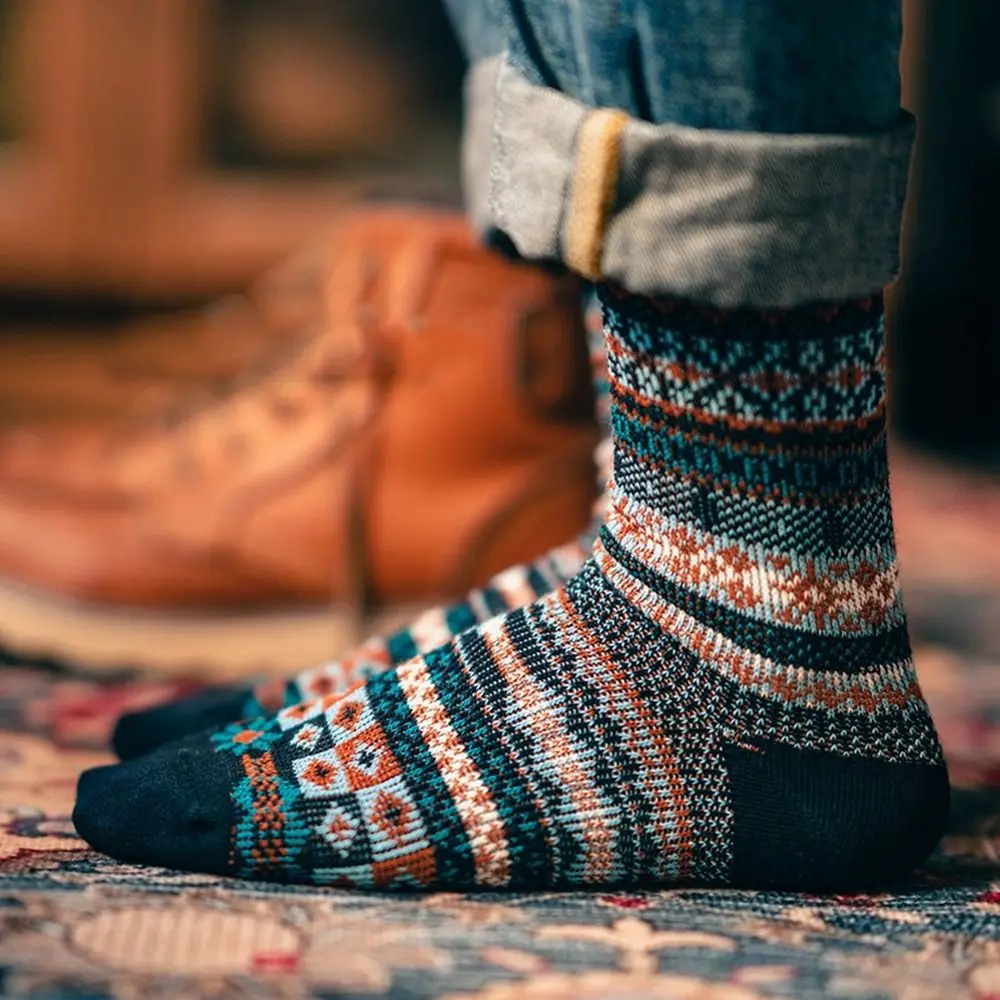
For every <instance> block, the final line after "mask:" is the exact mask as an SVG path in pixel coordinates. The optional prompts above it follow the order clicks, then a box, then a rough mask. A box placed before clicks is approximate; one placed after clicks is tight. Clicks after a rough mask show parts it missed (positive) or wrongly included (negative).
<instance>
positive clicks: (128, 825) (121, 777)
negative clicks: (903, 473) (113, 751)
mask: <svg viewBox="0 0 1000 1000" xmlns="http://www.w3.org/2000/svg"><path fill="white" fill-rule="evenodd" d="M233 760H234V758H232V757H231V756H230V755H223V754H218V753H216V752H214V750H213V749H212V748H211V746H210V745H208V743H207V740H203V739H202V738H201V737H194V738H192V739H191V740H190V741H187V740H185V741H182V742H179V743H175V744H171V745H170V746H169V747H164V748H163V749H162V750H161V751H156V752H154V753H151V754H149V755H147V756H145V757H142V758H140V759H138V760H134V761H129V762H127V763H124V764H111V765H107V766H105V767H95V768H92V769H91V770H89V771H85V772H84V773H83V774H82V775H81V776H80V779H79V782H78V784H77V799H76V807H75V808H74V810H73V823H74V825H75V826H76V830H77V833H79V835H80V836H81V837H82V838H83V839H84V840H85V841H86V842H87V843H88V844H89V845H90V846H91V847H93V848H95V849H96V850H98V851H101V852H102V853H104V854H108V855H110V856H111V857H113V858H115V859H116V860H118V861H125V862H140V863H144V864H154V865H161V866H162V867H164V868H178V869H183V870H186V871H200V872H209V873H212V874H219V875H224V874H227V872H228V871H229V850H230V831H231V827H232V807H231V803H230V798H229V788H230V786H231V783H232V776H231V774H230V773H229V770H228V769H229V767H231V766H232V762H233Z"/></svg>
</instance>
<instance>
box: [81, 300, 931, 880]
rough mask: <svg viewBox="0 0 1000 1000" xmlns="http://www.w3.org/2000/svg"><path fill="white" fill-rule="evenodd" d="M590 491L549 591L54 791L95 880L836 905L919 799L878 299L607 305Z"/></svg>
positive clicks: (926, 730)
mask: <svg viewBox="0 0 1000 1000" xmlns="http://www.w3.org/2000/svg"><path fill="white" fill-rule="evenodd" d="M602 294H603V296H604V299H605V304H606V328H607V339H608V354H609V368H610V373H611V382H612V435H613V440H614V481H613V483H612V486H611V494H610V500H609V511H608V516H607V519H606V522H605V525H604V527H603V528H602V530H601V533H600V537H599V539H598V541H597V542H596V544H595V546H594V550H593V555H592V558H591V559H590V560H588V561H587V562H586V564H585V565H584V566H583V568H582V569H581V570H580V572H579V573H578V574H577V575H576V576H574V577H573V579H572V580H570V581H569V583H568V584H567V585H566V586H565V587H564V588H561V589H559V590H557V591H554V592H553V593H551V594H548V595H546V596H545V597H543V598H541V599H540V600H539V601H537V602H536V603H534V604H532V605H530V606H528V607H525V608H521V609H519V610H516V611H513V612H510V613H508V614H506V615H503V616H500V617H496V618H493V619H491V620H490V621H489V622H488V623H486V624H485V625H483V626H480V627H478V628H473V629H470V630H468V631H466V632H463V633H462V634H461V635H460V636H458V637H457V638H455V639H453V640H452V641H451V642H449V643H448V644H446V645H444V646H442V647H440V648H438V649H436V650H434V651H433V652H431V653H429V654H427V655H425V656H421V657H418V658H416V659H413V660H410V661H408V662H407V663H405V664H403V665H402V666H399V667H397V668H396V669H394V670H391V671H388V672H385V673H382V674H380V675H378V676H377V677H375V678H373V679H372V680H370V681H368V682H367V684H365V685H362V686H359V687H358V688H356V689H354V690H352V691H350V692H348V693H347V694H344V695H339V696H332V697H328V698H321V699H316V700H313V701H308V702H303V703H301V704H300V705H298V706H294V707H292V708H288V709H285V710H283V711H282V712H280V713H279V714H278V715H277V716H276V717H274V718H273V719H271V720H270V721H267V720H261V721H260V722H259V723H258V722H254V723H252V724H249V725H235V726H231V727H229V728H227V729H225V730H222V731H219V732H216V733H214V734H203V735H200V736H195V737H190V738H189V739H187V740H183V741H181V742H179V743H177V744H174V745H173V746H171V747H163V748H161V749H160V750H158V751H156V752H154V753H153V754H151V755H149V756H148V757H144V758H142V759H140V760H136V761H131V762H129V763H125V764H118V765H115V766H111V767H105V768H99V769H96V770H93V771H90V772H87V773H86V774H84V775H83V776H82V778H81V780H80V786H79V791H78V801H77V807H76V811H75V813H74V820H75V822H76V825H77V829H78V831H79V832H80V835H81V836H82V837H83V838H84V839H85V840H87V841H88V842H89V843H91V844H92V845H93V846H94V847H96V848H98V849H99V850H102V851H105V852H107V853H109V854H111V855H113V856H114V857H117V858H120V859H122V860H123V861H130V862H147V863H153V864H160V865H166V866H170V867H177V868H186V869H195V870H201V871H209V872H219V873H229V874H237V875H241V876H244V877H247V878H254V879H269V880H277V881H285V882H300V883H307V884H316V885H353V886H360V887H377V888H387V887H391V888H395V887H398V886H410V885H417V886H428V887H429V886H434V887H450V888H456V889H461V888H471V887H476V886H490V887H501V886H502V887H509V888H538V887H573V886H611V885H657V884H673V883H677V882H686V881H689V880H690V881H695V882H699V883H703V884H716V885H718V884H735V885H746V886H752V887H768V886H775V887H782V888H787V889H798V890H802V889H808V890H830V889H833V890H840V891H843V890H847V889H853V888H862V887H869V886H872V885H876V884H881V883H884V882H886V881H889V880H892V879H894V878H897V877H899V876H901V875H903V874H905V873H906V872H907V871H909V870H910V869H911V868H912V867H913V866H914V865H916V864H918V863H919V862H920V861H921V860H922V859H923V858H924V857H925V856H926V855H927V853H928V852H929V851H930V850H931V848H932V847H933V845H934V844H935V842H936V841H937V839H938V837H939V835H940V833H941V830H942V827H943V823H944V820H945V815H946V811H947V801H948V778H947V771H946V769H945V765H944V762H943V760H942V756H941V749H940V746H939V744H938V740H937V736H936V734H935V732H934V727H933V724H932V722H931V719H930V717H929V715H928V712H927V707H926V705H925V703H924V700H923V698H922V696H921V693H920V689H919V687H918V685H917V679H916V676H915V674H914V671H913V666H912V663H911V660H910V649H909V643H908V639H907V632H906V624H905V620H904V617H903V610H902V607H901V604H900V595H899V591H898V587H897V576H896V559H895V549H894V540H893V530H892V519H891V511H890V505H889V490H888V478H887V466H886V448H885V443H886V442H885V394H884V372H883V358H884V336H883V329H884V327H883V321H882V307H881V299H880V297H879V298H873V299H871V300H864V301H851V302H844V303H840V304H832V305H818V306H809V307H800V308H796V309H792V310H783V311H780V312H779V311H775V312H767V313H763V312H751V311H719V310H712V309H707V308H701V307H697V306H692V305H690V304H685V303H679V302H673V301H660V302H651V301H649V300H644V299H639V298H634V297H629V296H625V295H624V294H621V293H617V292H614V291H611V290H604V291H603V293H602Z"/></svg>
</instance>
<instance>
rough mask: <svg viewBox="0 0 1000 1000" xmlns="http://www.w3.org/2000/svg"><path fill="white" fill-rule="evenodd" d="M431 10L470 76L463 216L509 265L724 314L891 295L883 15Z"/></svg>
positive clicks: (667, 3)
mask: <svg viewBox="0 0 1000 1000" xmlns="http://www.w3.org/2000/svg"><path fill="white" fill-rule="evenodd" d="M446 3H447V4H448V6H449V9H450V13H451V16H452V20H453V22H454V23H455V26H456V28H457V30H458V32H459V35H460V37H461V38H462V40H463V43H464V45H465V47H466V50H467V52H468V54H469V56H470V59H471V60H472V61H473V62H474V67H473V70H472V71H471V74H470V82H469V90H468V101H467V107H468V126H467V127H468V134H467V149H466V183H467V188H468V192H467V193H468V195H469V199H470V211H471V212H472V215H473V218H474V221H475V222H476V223H477V224H478V225H480V227H482V228H484V229H485V228H496V229H499V230H502V231H503V232H505V233H506V234H507V236H509V237H510V239H511V240H512V241H513V243H514V245H515V246H516V247H517V248H518V250H519V251H520V252H521V253H522V255H524V256H526V257H529V258H532V257H535V258H548V259H551V258H555V259H561V260H563V261H564V262H566V263H568V264H569V265H570V266H571V267H574V269H576V270H578V271H580V272H581V273H583V274H585V276H587V277H589V278H593V279H601V278H604V279H610V280H616V281H619V282H620V283H622V284H624V285H625V286H626V287H630V288H632V289H633V290H634V291H638V292H644V293H649V294H658V293H670V294H680V295H685V296H688V297H693V298H698V299H704V300H706V301H709V302H714V303H716V304H719V305H733V306H735V305H757V306H785V305H793V304H796V303H797V302H800V301H805V300H815V299H822V298H842V297H845V296H846V295H849V294H858V293H864V292H868V291H873V290H875V289H876V288H879V287H881V285H883V284H885V283H886V282H887V281H889V280H891V278H892V277H893V275H894V273H895V270H896V264H897V259H896V249H897V242H898V229H899V221H900V214H901V205H902V199H903V195H904V193H905V177H906V168H907V164H908V158H909V146H910V141H911V135H912V127H911V123H910V122H909V121H908V120H907V119H906V118H905V116H903V115H902V114H901V112H900V108H899V70H898V51H899V43H900V38H901V14H900V7H899V3H898V2H893V0H881V2H872V0H838V2H836V3H810V2H805V0H446ZM609 192H610V194H609Z"/></svg>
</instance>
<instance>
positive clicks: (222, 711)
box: [111, 296, 611, 760]
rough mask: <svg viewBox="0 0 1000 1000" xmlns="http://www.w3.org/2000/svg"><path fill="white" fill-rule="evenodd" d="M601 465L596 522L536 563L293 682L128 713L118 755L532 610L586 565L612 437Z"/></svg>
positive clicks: (604, 382) (600, 377)
mask: <svg viewBox="0 0 1000 1000" xmlns="http://www.w3.org/2000/svg"><path fill="white" fill-rule="evenodd" d="M584 315H585V320H586V324H585V325H586V329H587V337H588V345H589V350H590V363H591V371H592V373H593V380H594V398H595V414H596V417H597V419H598V421H599V422H600V425H601V426H602V427H607V426H608V419H609V405H610V403H609V389H608V373H607V361H606V357H605V350H604V335H603V330H602V327H601V312H600V307H599V305H598V304H597V299H596V297H595V296H591V301H590V303H589V304H588V306H587V308H586V309H585V310H584ZM595 464H596V466H597V474H598V486H599V489H600V490H601V495H600V496H599V497H598V499H597V501H595V504H594V512H593V516H592V518H591V522H590V524H589V525H588V527H587V529H586V531H585V532H584V533H583V534H582V535H581V536H580V537H579V538H577V539H576V540H574V541H572V542H570V543H568V544H566V545H563V546H560V547H559V548H557V549H554V550H553V551H551V552H548V553H547V554H545V555H544V556H542V557H541V558H539V559H537V560H535V562H533V563H529V564H528V565H525V566H514V567H511V568H510V569H507V570H505V571H504V572H503V573H500V574H498V575H497V576H496V577H494V578H493V579H492V580H491V581H490V582H489V583H488V584H487V585H486V586H485V587H482V588H478V589H476V590H473V591H471V592H470V593H469V594H467V595H466V596H465V598H463V599H462V600H461V601H458V602H456V603H455V604H452V605H450V606H444V607H439V608H434V609H432V610H430V611H427V612H425V613H424V614H422V615H421V616H420V617H418V618H417V619H416V620H415V621H414V622H413V623H412V624H410V625H409V626H407V627H406V628H403V629H400V630H399V631H398V632H395V633H392V634H391V635H388V636H377V637H375V638H373V639H369V640H368V641H367V642H364V643H362V644H361V645H360V646H359V647H358V648H357V649H355V650H354V651H352V652H351V653H349V654H347V655H346V656H344V657H342V658H340V659H338V660H334V661H333V662H331V663H324V664H321V665H320V666H318V667H312V668H311V669H308V670H304V671H302V672H301V673H299V674H296V675H295V676H293V677H291V678H288V679H283V678H276V679H269V680H265V681H262V682H260V683H257V684H252V683H249V684H232V685H220V686H216V687H210V688H206V689H205V690H203V691H199V692H198V693H196V694H193V695H190V696H188V697H186V698H179V699H177V700H176V701H172V702H168V703H167V704H165V705H159V706H156V707H154V708H149V709H145V710H143V711H140V712H130V713H128V714H126V715H123V716H122V717H121V718H120V719H119V720H118V723H117V725H116V726H115V730H114V733H113V734H112V737H111V746H112V749H113V750H114V752H115V753H116V754H117V755H118V757H120V758H121V759H122V760H131V759H132V758H134V757H140V756H142V755H143V754H146V753H149V752H150V751H151V750H155V749H156V748H157V747H158V746H162V745H163V744H164V743H170V742H172V741H173V740H177V739H180V738H181V737H183V736H188V735H190V734H192V733H199V732H201V731H202V730H204V729H210V728H214V727H217V726H224V725H226V724H227V723H230V722H237V721H239V720H241V719H255V718H259V717H260V716H265V715H271V714H273V713H274V712H277V711H278V710H279V709H280V708H282V707H288V706H290V705H295V704H297V703H298V702H300V701H304V700H305V699H307V698H315V697H323V696H326V695H330V694H337V693H341V692H344V691H347V690H349V689H350V688H352V687H354V686H355V685H356V684H359V683H361V682H363V681H365V680H367V679H368V678H369V677H373V676H375V675H376V674H379V673H381V672H382V671H384V670H388V669H390V668H391V667H394V666H396V665H397V664H399V663H403V662H405V661H406V660H409V659H410V658H411V657H414V656H419V655H422V654H424V653H428V652H430V651H431V650H432V649H434V648H436V647H437V646H439V645H441V644H442V643H444V642H447V641H448V640H449V639H451V638H453V637H454V636H456V635H458V634H459V633H460V632H462V631H463V630H464V629H467V628H471V627H472V626H474V625H479V624H481V623H482V622H485V621H487V620H488V619H490V618H492V617H494V616H495V615H498V614H502V613H503V612H505V611H511V610H513V609H514V608H517V607H520V606H521V605H524V604H530V603H531V602H532V601H534V600H535V599H536V598H539V597H542V596H543V595H545V594H548V593H549V592H551V591H553V590H555V589H556V588H557V587H560V586H562V585H563V584H564V583H566V582H567V581H568V580H569V579H571V578H572V577H573V575H574V574H575V573H576V572H577V571H578V570H579V569H580V567H581V566H582V565H583V562H584V560H585V559H586V558H587V555H588V554H589V553H590V549H591V546H592V545H593V541H594V538H595V537H596V536H597V532H598V530H599V529H600V526H601V523H602V521H603V519H604V512H605V506H606V493H605V489H606V486H607V482H608V479H609V478H610V475H611V448H610V444H609V441H608V440H607V439H605V441H603V442H602V443H601V444H600V445H599V446H598V449H597V452H596V454H595Z"/></svg>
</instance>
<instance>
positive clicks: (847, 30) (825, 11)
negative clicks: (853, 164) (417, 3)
mask: <svg viewBox="0 0 1000 1000" xmlns="http://www.w3.org/2000/svg"><path fill="white" fill-rule="evenodd" d="M446 4H447V7H448V9H449V12H450V14H451V17H452V21H453V23H454V24H455V27H456V30H457V31H458V33H459V36H460V37H461V39H462V42H463V44H464V45H465V48H466V52H467V54H468V55H469V58H470V60H471V61H476V60H479V59H483V58H485V57H487V56H490V55H495V54H498V53H499V52H501V51H502V50H504V49H508V50H509V52H510V56H511V61H512V63H513V65H514V66H516V67H517V68H518V69H519V70H520V71H521V72H522V73H523V74H524V76H525V77H526V78H527V79H528V80H529V81H531V82H532V83H536V84H539V85H541V86H545V87H551V88H552V89H555V90H559V91H562V93H564V94H566V95H567V96H569V97H572V98H575V99H576V100H578V101H580V102H581V103H583V104H586V105H589V106H590V107H595V108H620V109H621V110H623V111H626V112H627V113H628V114H629V115H631V116H632V117H634V118H639V119H642V120H644V121H648V122H653V123H655V124H665V123H668V122H669V123H673V124H677V125H688V126H690V127H692V128H703V129H704V128H710V129H725V130H729V131H741V132H835V133H844V134H850V133H860V132H874V131H879V130H881V129H884V128H886V127H887V126H890V125H891V124H892V123H893V122H894V121H895V120H896V118H897V116H898V113H899V45H900V39H901V36H902V14H901V9H900V7H901V5H900V3H899V2H894V0H836V2H832V3H831V2H810V0H446Z"/></svg>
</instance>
